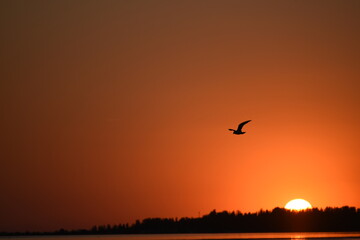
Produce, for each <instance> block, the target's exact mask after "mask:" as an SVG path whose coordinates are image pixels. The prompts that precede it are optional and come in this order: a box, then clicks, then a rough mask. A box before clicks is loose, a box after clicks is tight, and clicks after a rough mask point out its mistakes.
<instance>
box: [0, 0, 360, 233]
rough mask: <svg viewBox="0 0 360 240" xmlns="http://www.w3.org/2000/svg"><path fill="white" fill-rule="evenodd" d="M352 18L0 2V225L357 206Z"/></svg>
mask: <svg viewBox="0 0 360 240" xmlns="http://www.w3.org/2000/svg"><path fill="white" fill-rule="evenodd" d="M359 11H360V1H356V0H354V1H351V0H348V1H343V0H339V1H331V0H324V1H316V0H315V1H288V0H283V1H270V0H263V1H257V0H255V1H210V0H207V1H202V0H199V1H147V0H144V1H133V0H132V1H110V0H106V1H95V0H94V1H92V0H86V1H85V0H78V1H72V0H71V1H70V0H69V1H63V0H62V1H39V0H35V1H27V0H23V1H19V0H3V1H0V30H1V38H0V48H1V49H0V52H1V54H0V64H1V69H0V79H1V80H0V97H1V101H0V116H1V118H0V121H1V125H0V128H1V129H0V130H1V135H0V141H1V142H0V161H1V168H0V189H1V197H0V213H1V214H0V231H24V230H30V231H33V230H55V229H59V228H61V227H63V228H67V229H74V228H81V227H85V228H88V227H91V226H92V225H94V224H107V223H109V224H118V223H126V222H130V223H132V222H133V221H135V220H136V219H142V218H145V217H183V216H189V217H191V216H198V214H199V212H200V214H206V213H208V212H209V211H211V210H213V209H217V210H219V211H220V210H230V211H231V210H240V211H243V212H247V211H258V210H260V209H261V208H262V209H272V208H274V207H277V206H280V207H283V206H284V205H285V204H286V203H287V202H288V201H289V200H291V199H294V198H303V199H306V200H307V201H309V202H310V203H311V204H312V205H313V206H314V207H320V208H322V207H326V206H339V207H340V206H343V205H350V206H355V207H360V191H359V189H360V174H359V169H360V160H359V157H360V150H359V146H358V145H359V140H360V127H359V123H360V114H359V104H360V94H359V92H360V81H359V79H360V78H359V77H360V68H359V63H360V61H359V60H360V45H359V42H360V32H359V29H360V15H359ZM249 119H251V120H252V121H251V122H250V123H249V124H247V125H246V126H245V128H244V130H245V131H246V132H247V133H246V134H245V135H241V136H236V135H233V134H231V132H229V131H228V130H227V129H228V128H234V127H236V126H237V124H238V123H239V122H241V121H245V120H249Z"/></svg>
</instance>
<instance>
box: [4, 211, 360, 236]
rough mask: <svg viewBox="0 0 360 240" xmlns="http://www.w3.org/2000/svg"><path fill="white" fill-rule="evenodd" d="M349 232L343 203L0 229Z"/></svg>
mask: <svg viewBox="0 0 360 240" xmlns="http://www.w3.org/2000/svg"><path fill="white" fill-rule="evenodd" d="M350 231H360V208H355V207H349V206H344V207H326V208H324V209H319V208H312V209H306V210H301V211H291V210H287V209H285V208H280V207H276V208H274V209H273V210H271V211H269V210H262V209H261V210H260V211H258V212H255V213H250V212H249V213H242V212H240V211H236V212H235V211H232V212H228V211H221V212H217V211H216V210H213V211H211V212H210V213H209V214H206V215H203V216H202V217H198V218H194V217H192V218H190V217H183V218H180V219H178V218H145V219H143V220H142V221H140V220H136V222H135V223H133V224H128V223H126V224H118V225H110V224H108V225H95V226H93V227H92V228H90V229H78V230H66V229H60V230H57V231H54V232H30V231H27V232H0V236H15V235H99V234H159V233H245V232H254V233H257V232H350Z"/></svg>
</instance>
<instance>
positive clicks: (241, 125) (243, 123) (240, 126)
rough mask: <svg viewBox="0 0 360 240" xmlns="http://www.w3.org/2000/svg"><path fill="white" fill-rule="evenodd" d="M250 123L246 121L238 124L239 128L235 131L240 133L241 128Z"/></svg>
mask: <svg viewBox="0 0 360 240" xmlns="http://www.w3.org/2000/svg"><path fill="white" fill-rule="evenodd" d="M250 121H251V120H247V121H245V122H242V123H240V124H239V126H238V129H237V131H240V132H241V129H242V128H243V126H244V125H245V124H247V123H248V122H250Z"/></svg>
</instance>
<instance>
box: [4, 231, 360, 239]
mask: <svg viewBox="0 0 360 240" xmlns="http://www.w3.org/2000/svg"><path fill="white" fill-rule="evenodd" d="M1 239H11V240H17V239H18V240H24V239H26V240H127V239H128V240H166V239H169V240H206V239H209V240H210V239H211V240H220V239H227V240H230V239H232V240H234V239H240V240H245V239H266V240H268V239H279V240H286V239H289V240H303V239H304V240H305V239H320V240H360V232H344V233H342V232H326V233H323V232H292V233H197V234H146V235H141V234H134V235H127V234H126V235H81V236H24V237H1Z"/></svg>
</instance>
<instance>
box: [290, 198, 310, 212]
mask: <svg viewBox="0 0 360 240" xmlns="http://www.w3.org/2000/svg"><path fill="white" fill-rule="evenodd" d="M285 208H286V209H288V210H294V211H300V210H305V209H308V208H312V206H311V204H310V203H309V202H308V201H306V200H304V199H293V200H291V201H290V202H288V203H287V204H286V205H285Z"/></svg>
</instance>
